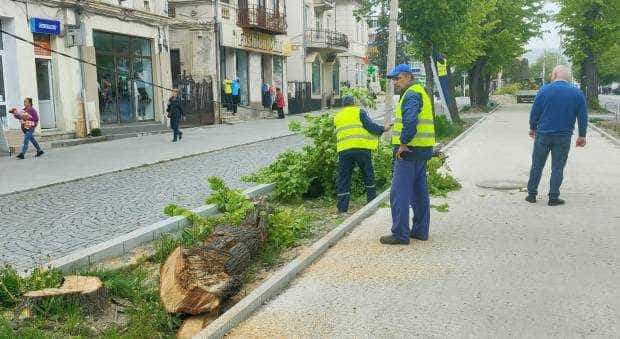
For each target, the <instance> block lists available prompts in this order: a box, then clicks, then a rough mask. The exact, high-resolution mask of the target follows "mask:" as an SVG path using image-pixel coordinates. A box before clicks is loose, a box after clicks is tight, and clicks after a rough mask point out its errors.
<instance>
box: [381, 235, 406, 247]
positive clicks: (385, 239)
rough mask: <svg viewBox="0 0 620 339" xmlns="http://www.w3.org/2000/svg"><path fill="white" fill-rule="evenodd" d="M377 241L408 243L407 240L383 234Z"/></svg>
mask: <svg viewBox="0 0 620 339" xmlns="http://www.w3.org/2000/svg"><path fill="white" fill-rule="evenodd" d="M379 242H380V243H382V244H384V245H409V241H406V240H399V239H396V238H394V236H393V235H384V236H382V237H381V238H379Z"/></svg>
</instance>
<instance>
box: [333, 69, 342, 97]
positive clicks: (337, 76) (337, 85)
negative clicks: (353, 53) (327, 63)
mask: <svg viewBox="0 0 620 339" xmlns="http://www.w3.org/2000/svg"><path fill="white" fill-rule="evenodd" d="M332 88H333V89H334V93H336V95H338V94H340V63H339V62H338V61H336V62H334V71H333V73H332Z"/></svg>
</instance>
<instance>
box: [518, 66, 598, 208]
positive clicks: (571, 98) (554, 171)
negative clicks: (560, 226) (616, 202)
mask: <svg viewBox="0 0 620 339" xmlns="http://www.w3.org/2000/svg"><path fill="white" fill-rule="evenodd" d="M569 79H570V70H569V68H568V67H567V66H564V65H559V66H556V67H555V68H554V69H553V72H552V73H551V83H549V84H546V85H544V86H543V87H541V88H540V90H539V91H538V94H537V95H536V98H535V99H534V104H533V105H532V109H531V111H530V132H529V135H530V137H531V138H532V139H534V149H533V151H532V167H531V169H530V179H529V181H528V183H527V197H526V198H525V200H526V201H528V202H530V203H535V202H536V196H537V195H538V184H539V183H540V178H541V176H542V171H543V168H544V167H545V163H546V162H547V157H548V156H549V153H551V180H550V188H549V200H548V205H549V206H557V205H563V204H564V200H562V199H560V186H561V185H562V180H563V179H564V167H565V166H566V160H567V159H568V152H569V151H570V143H571V137H572V135H573V130H574V129H575V121H578V122H579V136H578V138H577V141H576V143H575V146H576V147H585V145H586V132H587V128H588V112H587V108H586V100H585V98H584V96H583V93H582V92H581V90H579V89H578V88H577V87H575V86H573V85H572V84H570V83H569V82H568V81H569Z"/></svg>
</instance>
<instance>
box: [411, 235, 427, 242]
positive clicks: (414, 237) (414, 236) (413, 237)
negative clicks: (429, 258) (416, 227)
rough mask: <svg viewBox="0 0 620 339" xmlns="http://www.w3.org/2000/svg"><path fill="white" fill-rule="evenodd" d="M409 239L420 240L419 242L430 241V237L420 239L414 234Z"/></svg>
mask: <svg viewBox="0 0 620 339" xmlns="http://www.w3.org/2000/svg"><path fill="white" fill-rule="evenodd" d="M409 238H411V239H418V240H421V241H426V240H428V236H427V237H425V238H423V237H420V236H417V235H413V234H412V235H410V236H409Z"/></svg>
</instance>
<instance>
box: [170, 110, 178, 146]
mask: <svg viewBox="0 0 620 339" xmlns="http://www.w3.org/2000/svg"><path fill="white" fill-rule="evenodd" d="M180 125H181V116H180V115H175V116H173V117H172V118H171V119H170V128H172V131H173V135H174V137H173V139H174V140H177V138H178V137H179V136H180V135H181V130H180V129H179V126H180Z"/></svg>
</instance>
